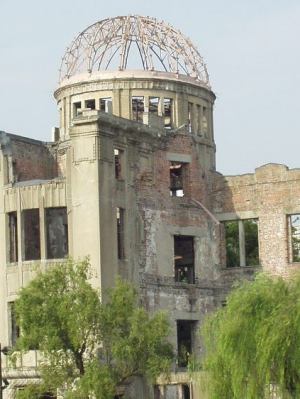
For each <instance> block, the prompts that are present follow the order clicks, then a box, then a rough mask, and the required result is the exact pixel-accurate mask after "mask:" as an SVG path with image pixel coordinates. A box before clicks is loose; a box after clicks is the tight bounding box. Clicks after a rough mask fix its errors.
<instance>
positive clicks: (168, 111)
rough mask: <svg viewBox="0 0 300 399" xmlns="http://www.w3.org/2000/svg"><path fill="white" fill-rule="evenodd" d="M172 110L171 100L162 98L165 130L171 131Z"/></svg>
mask: <svg viewBox="0 0 300 399" xmlns="http://www.w3.org/2000/svg"><path fill="white" fill-rule="evenodd" d="M172 108H173V100H172V98H164V125H165V128H166V129H171V127H172Z"/></svg>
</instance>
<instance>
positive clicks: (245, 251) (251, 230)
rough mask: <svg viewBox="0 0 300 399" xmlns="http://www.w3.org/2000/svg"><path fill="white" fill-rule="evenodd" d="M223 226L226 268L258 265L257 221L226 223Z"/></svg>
mask: <svg viewBox="0 0 300 399" xmlns="http://www.w3.org/2000/svg"><path fill="white" fill-rule="evenodd" d="M224 226H225V243H226V266H227V267H237V266H257V265H259V247H258V221H257V219H245V220H233V221H228V222H225V223H224Z"/></svg>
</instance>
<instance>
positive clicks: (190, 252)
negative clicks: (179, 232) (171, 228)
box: [174, 236, 195, 284]
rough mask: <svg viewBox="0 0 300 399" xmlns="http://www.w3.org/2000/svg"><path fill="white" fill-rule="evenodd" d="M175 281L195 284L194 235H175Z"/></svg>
mask: <svg viewBox="0 0 300 399" xmlns="http://www.w3.org/2000/svg"><path fill="white" fill-rule="evenodd" d="M174 264H175V281H176V282H179V283H188V284H194V282H195V259H194V237H191V236H174Z"/></svg>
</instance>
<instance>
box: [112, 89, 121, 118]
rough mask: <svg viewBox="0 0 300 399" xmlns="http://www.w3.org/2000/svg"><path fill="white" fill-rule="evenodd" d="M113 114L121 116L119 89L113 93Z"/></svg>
mask: <svg viewBox="0 0 300 399" xmlns="http://www.w3.org/2000/svg"><path fill="white" fill-rule="evenodd" d="M112 112H113V115H116V116H121V104H120V90H119V89H114V90H113V92H112Z"/></svg>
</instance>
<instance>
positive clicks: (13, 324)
mask: <svg viewBox="0 0 300 399" xmlns="http://www.w3.org/2000/svg"><path fill="white" fill-rule="evenodd" d="M8 320H9V345H10V346H11V347H14V346H15V345H16V343H17V339H18V338H19V336H20V327H19V326H18V323H17V319H16V312H15V303H14V302H9V303H8Z"/></svg>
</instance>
